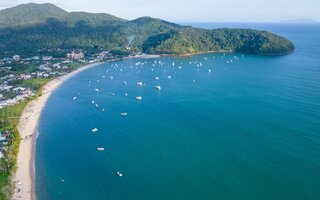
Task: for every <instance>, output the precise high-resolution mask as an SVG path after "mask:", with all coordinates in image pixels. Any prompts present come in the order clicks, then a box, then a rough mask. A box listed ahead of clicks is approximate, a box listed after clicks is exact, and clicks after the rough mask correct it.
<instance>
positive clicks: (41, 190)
mask: <svg viewBox="0 0 320 200" xmlns="http://www.w3.org/2000/svg"><path fill="white" fill-rule="evenodd" d="M197 26H202V27H207V28H208V27H209V28H210V27H219V26H226V25H221V24H220V25H219V24H218V25H212V24H198V25H197ZM228 26H233V27H242V26H244V27H251V28H259V29H265V30H269V31H273V32H275V33H278V34H281V35H284V36H286V37H288V38H290V39H291V40H292V41H293V42H294V43H295V46H296V51H295V52H294V53H293V54H290V55H287V56H281V57H263V56H252V55H241V54H226V55H223V54H206V55H197V56H192V57H184V58H170V57H163V58H155V59H134V60H125V61H119V62H115V63H108V64H102V65H100V66H97V67H95V68H92V69H90V70H87V71H85V72H83V73H80V74H79V75H77V76H75V77H73V78H72V79H70V80H68V81H67V82H65V83H64V84H63V85H62V86H61V87H60V88H59V89H57V90H56V91H55V92H54V94H53V95H52V96H51V97H50V99H49V101H48V103H47V105H46V107H45V109H44V111H43V114H42V117H41V121H40V126H39V132H40V135H39V137H38V140H37V144H36V194H37V197H38V200H70V199H77V200H88V199H95V200H144V199H148V200H149V199H152V200H174V199H175V200H177V199H181V200H186V199H190V200H193V199H195V200H209V199H210V200H211V199H219V200H234V199H237V200H238V199H239V200H256V199H266V200H275V199H279V200H280V199H281V200H284V199H288V200H289V199H290V200H295V199H297V200H301V199H304V200H306V199H314V200H318V199H320V131H319V130H320V27H319V26H311V25H309V26H306V25H271V24H256V25H244V24H237V25H228ZM235 56H236V58H235ZM231 60H232V62H231ZM159 61H160V62H161V63H162V64H159ZM227 61H229V63H227ZM138 62H140V63H144V64H143V65H142V64H138V65H136V63H138ZM155 62H156V64H155ZM173 62H174V67H173V65H172V63H173ZM200 62H201V63H202V66H200ZM152 65H154V66H152ZM197 65H199V67H198V66H197ZM180 66H181V69H179V67H180ZM152 68H153V69H154V70H153V71H152ZM209 69H211V70H212V73H209V72H208V70H209ZM110 76H112V77H113V79H112V77H110ZM168 76H171V79H169V78H168ZM155 77H159V80H156V79H155ZM97 80H99V82H97ZM123 81H126V82H127V83H128V84H123V83H122V82H123ZM139 81H141V82H143V83H145V85H144V86H143V87H139V86H137V85H136V83H137V82H139ZM156 85H160V86H161V88H162V90H161V91H160V92H159V91H157V90H156V89H155V88H154V86H156ZM95 89H99V90H100V91H99V92H96V91H95ZM112 93H114V95H113V94H112ZM125 93H127V94H128V96H125ZM74 96H76V97H77V99H75V100H73V97H74ZM136 96H142V98H143V99H142V100H141V101H137V100H136V99H135V97H136ZM92 101H94V104H92ZM95 104H98V106H99V107H98V108H97V107H96V106H95ZM103 108H105V111H104V112H102V109H103ZM122 112H127V113H128V115H127V116H120V113H122ZM93 128H97V129H98V131H97V132H95V133H93V132H92V131H91V130H92V129H93ZM98 147H103V148H104V151H98V150H97V148H98ZM117 172H120V173H122V175H123V176H121V177H120V176H119V175H118V174H117Z"/></svg>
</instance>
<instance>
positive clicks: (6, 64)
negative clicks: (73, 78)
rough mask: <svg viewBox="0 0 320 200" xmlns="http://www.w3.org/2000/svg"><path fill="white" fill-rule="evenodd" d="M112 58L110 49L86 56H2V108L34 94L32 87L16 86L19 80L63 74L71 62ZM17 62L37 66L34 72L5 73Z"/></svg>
mask: <svg viewBox="0 0 320 200" xmlns="http://www.w3.org/2000/svg"><path fill="white" fill-rule="evenodd" d="M112 58H113V55H112V54H110V51H103V52H100V53H98V54H96V55H92V56H90V57H86V58H85V55H84V53H83V52H82V51H72V52H69V53H66V57H65V58H54V57H53V56H33V57H29V58H22V57H21V56H20V55H14V56H12V57H11V58H9V57H7V58H2V59H0V109H2V108H3V107H5V106H9V105H14V104H16V103H17V102H19V101H21V100H24V99H26V98H28V97H30V96H33V95H34V91H32V90H31V89H30V88H21V87H15V85H14V83H15V82H16V81H17V80H28V79H34V78H50V77H57V76H62V75H65V74H67V73H68V72H69V70H70V69H69V67H68V66H69V64H70V63H73V62H82V63H95V62H101V61H104V60H106V59H112ZM16 64H19V66H20V65H22V66H23V65H25V66H35V67H34V68H33V70H32V72H29V73H26V72H24V73H3V72H11V71H12V67H15V66H16ZM2 74H3V75H2ZM8 94H10V95H8Z"/></svg>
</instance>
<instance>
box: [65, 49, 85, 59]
mask: <svg viewBox="0 0 320 200" xmlns="http://www.w3.org/2000/svg"><path fill="white" fill-rule="evenodd" d="M67 58H68V59H69V60H82V59H84V54H83V53H82V52H80V53H75V52H74V51H73V52H72V53H67Z"/></svg>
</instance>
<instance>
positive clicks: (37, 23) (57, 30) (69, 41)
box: [0, 3, 294, 56]
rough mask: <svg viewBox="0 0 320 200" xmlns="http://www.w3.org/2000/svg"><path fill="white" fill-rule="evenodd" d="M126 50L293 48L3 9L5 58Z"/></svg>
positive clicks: (223, 34) (77, 15)
mask: <svg viewBox="0 0 320 200" xmlns="http://www.w3.org/2000/svg"><path fill="white" fill-rule="evenodd" d="M58 48H59V49H84V50H86V51H90V52H98V51H101V50H113V49H118V50H123V51H128V49H130V51H134V52H137V51H138V52H139V51H142V52H146V53H158V54H192V53H199V52H207V51H217V52H243V53H252V54H261V55H280V54H286V53H290V52H292V50H293V49H294V46H293V44H292V43H291V42H290V41H289V40H287V39H285V38H283V37H281V36H278V35H274V34H272V33H269V32H265V31H256V30H249V29H216V30H206V29H199V28H192V27H186V26H180V25H178V24H174V23H170V22H167V21H164V20H161V19H154V18H151V17H141V18H138V19H135V20H132V21H128V20H124V19H121V18H118V17H115V16H112V15H109V14H103V13H100V14H93V13H86V12H67V11H65V10H63V9H61V8H59V7H57V6H55V5H53V4H33V3H31V4H23V5H19V6H16V7H13V8H8V9H5V10H1V11H0V54H1V55H2V56H5V55H12V54H21V55H34V54H37V53H38V52H39V50H41V51H46V50H49V49H58Z"/></svg>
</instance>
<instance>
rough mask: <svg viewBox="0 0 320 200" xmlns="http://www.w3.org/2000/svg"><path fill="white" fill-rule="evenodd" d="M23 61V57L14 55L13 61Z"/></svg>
mask: <svg viewBox="0 0 320 200" xmlns="http://www.w3.org/2000/svg"><path fill="white" fill-rule="evenodd" d="M20 59H21V57H20V56H19V55H14V56H12V60H14V61H16V62H18V61H19V60H20Z"/></svg>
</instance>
